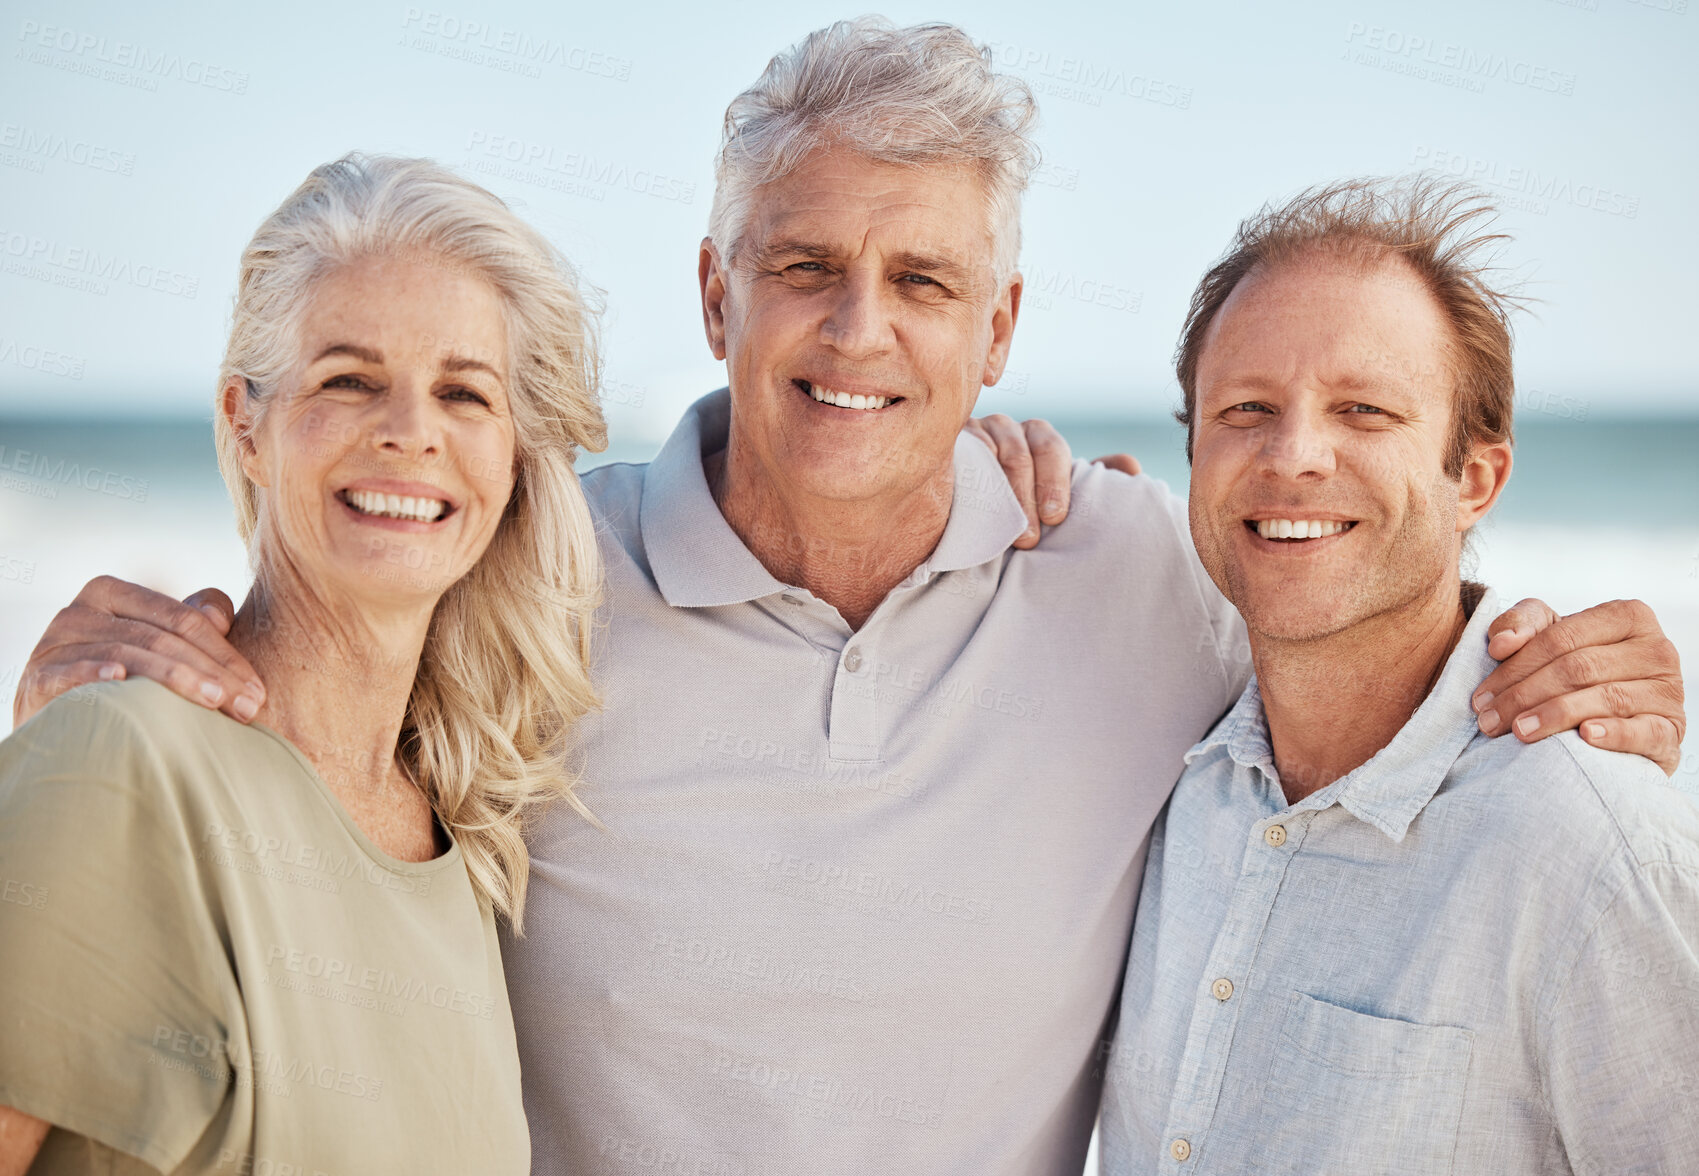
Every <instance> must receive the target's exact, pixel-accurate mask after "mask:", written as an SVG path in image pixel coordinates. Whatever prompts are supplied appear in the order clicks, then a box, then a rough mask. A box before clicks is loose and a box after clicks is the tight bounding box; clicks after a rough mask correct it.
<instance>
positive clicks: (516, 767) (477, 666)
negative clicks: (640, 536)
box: [213, 154, 607, 930]
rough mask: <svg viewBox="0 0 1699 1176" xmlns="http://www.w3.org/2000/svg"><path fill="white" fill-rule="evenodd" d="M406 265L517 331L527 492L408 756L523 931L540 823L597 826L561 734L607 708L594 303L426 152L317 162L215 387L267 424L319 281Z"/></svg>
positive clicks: (425, 681) (502, 526) (253, 549)
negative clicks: (598, 654) (464, 293)
mask: <svg viewBox="0 0 1699 1176" xmlns="http://www.w3.org/2000/svg"><path fill="white" fill-rule="evenodd" d="M398 254H399V255H404V256H408V257H411V258H415V259H419V260H422V261H424V262H426V263H428V264H432V265H441V266H443V267H445V268H450V269H454V270H457V271H460V272H465V273H470V274H475V275H477V276H479V277H480V278H482V279H484V280H485V281H487V282H489V284H490V285H491V286H492V287H494V289H495V290H496V292H497V293H498V295H499V296H500V300H501V304H502V310H503V316H504V318H505V321H506V326H507V340H508V351H509V356H508V371H509V372H510V373H511V376H510V384H511V387H510V389H509V401H510V404H511V411H512V415H513V423H514V434H515V461H516V468H517V475H516V477H515V481H514V488H513V494H512V497H511V498H510V499H509V501H508V504H507V508H506V510H505V511H504V513H503V515H502V518H501V521H500V522H499V523H498V524H497V527H496V532H495V535H494V537H493V538H492V539H491V540H490V544H489V547H488V548H486V549H485V551H484V554H483V557H482V558H481V559H480V560H479V561H478V562H477V564H476V565H474V566H473V568H472V570H471V571H470V572H469V573H468V574H467V575H466V576H465V577H464V578H462V579H461V580H460V581H459V582H457V583H455V584H454V585H453V586H452V587H450V588H449V589H448V591H447V592H446V593H444V595H443V597H442V599H441V600H440V601H438V603H437V606H436V611H435V612H434V613H433V615H432V618H431V624H430V630H429V634H428V636H427V637H426V639H425V647H424V651H423V654H422V656H421V658H420V662H419V668H418V674H417V677H416V678H415V680H414V683H413V691H412V695H411V697H410V699H409V700H408V704H407V716H406V720H405V721H404V723H403V724H402V731H401V739H400V743H399V746H398V747H397V754H398V756H399V758H400V760H401V762H402V764H403V765H404V766H405V767H406V769H407V770H408V772H409V773H410V774H411V775H412V776H413V778H414V779H415V780H416V781H418V783H419V785H420V787H421V788H422V789H423V790H424V792H425V795H426V796H427V797H428V798H429V800H430V803H431V807H432V808H433V809H434V810H435V811H436V814H437V816H438V818H439V819H440V820H441V821H442V823H443V825H444V826H445V827H446V828H447V829H448V831H449V832H450V833H451V834H453V836H454V838H455V840H456V842H458V843H459V845H460V848H461V853H462V854H463V855H464V857H465V859H466V864H467V868H468V869H469V871H470V872H471V876H472V882H473V885H474V886H475V887H476V889H477V890H478V891H479V893H480V894H481V895H483V896H484V897H486V898H487V899H488V900H489V902H490V904H491V906H492V907H493V908H494V909H495V910H496V911H498V912H500V913H501V914H503V915H504V916H505V917H506V918H507V919H508V920H509V921H510V922H511V923H512V925H513V926H514V928H515V929H516V930H519V929H522V926H523V914H524V908H525V889H526V877H527V874H528V873H529V868H530V859H529V857H528V855H527V853H526V849H525V842H524V839H523V831H524V827H525V824H526V822H527V820H528V818H529V817H530V816H531V815H532V814H533V813H534V812H535V811H536V810H537V808H538V806H539V805H541V804H544V803H546V802H549V801H552V800H555V799H561V798H564V799H565V800H566V801H567V802H568V803H570V804H571V805H572V806H573V807H574V808H575V809H577V810H578V811H579V812H580V813H581V814H583V815H584V816H585V817H587V818H589V819H591V820H592V821H593V820H594V818H593V817H591V816H590V813H589V811H588V810H587V809H586V808H585V807H584V804H583V802H582V801H580V800H579V799H578V797H577V795H576V793H575V785H576V783H577V780H576V778H575V776H574V775H573V774H572V772H571V770H570V769H569V767H568V764H567V755H566V752H567V746H566V741H567V738H568V734H569V730H570V728H571V726H572V723H573V721H574V720H576V719H577V718H578V717H579V716H581V715H583V714H584V713H586V712H587V711H589V710H591V709H592V708H594V707H595V706H596V705H597V699H596V695H595V692H594V690H593V689H592V687H591V684H590V675H589V669H588V666H589V641H590V629H591V623H592V617H593V614H594V611H595V608H596V605H597V602H598V599H599V593H600V588H601V576H602V568H601V559H600V555H599V553H598V550H597V546H596V535H595V526H594V524H593V522H592V521H591V518H590V512H589V507H588V506H587V504H586V503H585V500H584V493H583V489H582V487H581V486H580V485H579V482H578V475H577V473H576V472H575V471H574V469H573V462H574V459H575V458H576V457H577V455H578V452H579V450H580V449H588V450H591V451H594V452H599V451H601V450H602V449H604V448H606V446H607V426H606V425H605V424H604V422H603V420H602V411H601V404H600V401H599V400H598V398H597V388H598V386H599V378H600V374H601V371H600V356H599V351H598V348H597V340H596V330H595V328H596V313H597V311H598V309H599V307H598V306H597V305H595V304H594V303H593V302H592V301H591V295H590V294H588V293H587V292H586V291H585V290H584V289H583V288H581V286H580V284H579V281H578V278H577V275H576V274H575V272H574V271H573V269H572V267H571V265H570V264H569V263H568V262H567V261H566V259H565V258H564V257H562V256H561V254H560V253H559V252H558V251H557V250H556V249H555V248H554V247H553V246H552V245H550V244H549V242H548V241H547V240H546V239H545V238H544V237H543V236H542V234H540V233H538V232H537V231H536V230H535V229H533V228H531V226H529V225H527V224H526V223H525V222H524V221H523V220H521V219H520V218H519V217H518V216H516V215H514V213H513V212H512V210H511V209H509V208H508V207H507V205H506V204H504V203H502V201H501V200H500V199H498V198H497V197H496V196H494V195H493V194H491V193H490V192H488V191H486V190H485V189H483V188H481V187H479V186H478V185H477V184H474V183H472V182H471V181H469V180H466V179H463V178H462V177H460V176H458V175H456V174H454V173H453V172H452V171H450V170H449V169H447V168H445V167H442V166H440V165H438V164H436V163H433V162H432V161H430V160H426V159H406V158H400V157H395V156H382V155H372V156H367V155H360V154H350V155H347V156H344V157H343V158H342V159H338V160H336V161H335V162H333V163H327V164H324V165H323V166H321V167H317V168H315V169H313V172H312V174H311V175H309V176H308V177H307V179H306V181H305V182H304V183H303V184H302V185H301V186H300V187H299V188H297V189H296V190H295V192H294V193H293V194H291V195H290V196H289V198H288V199H287V200H285V201H284V202H283V203H282V204H281V205H280V206H279V207H278V208H277V210H276V211H275V212H273V213H272V214H271V215H270V216H269V217H267V218H266V220H265V222H264V223H263V224H262V225H260V227H259V230H258V231H257V232H256V233H255V234H254V237H253V240H251V241H250V242H249V243H248V247H247V249H246V250H244V251H243V254H242V265H241V276H240V279H239V282H238V284H237V289H236V303H235V309H234V312H233V315H232V322H231V329H230V340H229V344H228V345H227V347H226V349H225V354H224V363H223V366H222V368H221V370H220V372H219V387H220V389H223V388H224V387H226V386H228V384H229V383H230V382H231V381H232V380H239V381H245V382H246V385H247V395H248V404H249V406H250V408H251V409H252V410H253V420H254V422H255V424H256V425H257V423H258V421H259V420H261V419H262V418H263V415H264V413H265V411H266V408H267V406H268V405H269V403H270V401H271V399H272V397H273V395H274V394H275V393H276V392H277V390H278V388H279V386H280V384H281V383H282V381H283V380H284V379H285V378H286V377H287V375H288V374H289V372H290V370H291V368H292V367H293V366H294V364H295V363H296V362H297V360H298V338H299V326H300V322H301V318H302V315H303V312H304V311H305V309H306V307H307V305H308V303H309V300H310V299H311V298H312V295H313V291H314V287H315V285H316V283H317V281H318V280H319V279H320V278H321V277H322V276H324V275H325V274H327V273H329V272H331V271H333V270H335V269H337V268H339V267H341V266H344V265H347V264H349V263H350V262H354V261H357V260H359V259H361V258H365V257H373V256H394V255H398ZM213 430H214V435H215V438H216V441H217V445H218V465H219V469H220V471H221V472H222V473H223V474H224V480H225V483H226V484H227V485H228V486H229V488H230V494H231V498H232V499H234V501H235V504H236V523H237V527H238V529H239V530H240V532H241V535H242V539H243V541H244V542H245V543H247V544H248V549H249V557H250V560H251V561H252V562H253V565H254V570H255V575H256V577H258V576H260V575H262V573H263V567H262V564H263V561H262V560H261V558H260V556H261V553H260V550H259V548H260V545H259V544H258V543H257V542H256V533H257V532H258V530H259V521H260V494H259V488H258V487H257V486H255V485H254V483H253V482H252V481H250V480H249V478H248V476H247V474H246V473H245V472H244V471H243V469H242V463H241V449H240V445H239V440H238V437H237V435H236V432H235V429H234V428H233V426H232V425H231V424H230V422H229V421H227V420H226V419H225V414H224V413H222V412H216V411H215V412H214V413H213Z"/></svg>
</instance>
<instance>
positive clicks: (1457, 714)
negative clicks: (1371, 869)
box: [1186, 588, 1499, 841]
mask: <svg viewBox="0 0 1699 1176" xmlns="http://www.w3.org/2000/svg"><path fill="white" fill-rule="evenodd" d="M1498 612H1499V608H1498V596H1497V594H1496V593H1494V592H1493V591H1492V589H1490V588H1489V589H1487V590H1486V591H1485V592H1484V593H1482V595H1481V599H1480V600H1479V601H1478V602H1477V603H1476V605H1475V610H1474V612H1473V613H1472V614H1470V617H1469V623H1468V625H1467V626H1465V627H1464V630H1463V635H1462V636H1461V637H1459V638H1458V640H1457V647H1456V648H1455V649H1453V650H1452V651H1451V656H1450V657H1448V658H1447V659H1446V662H1445V668H1444V669H1443V670H1441V671H1440V676H1439V681H1438V682H1436V683H1435V684H1434V688H1433V690H1432V691H1431V692H1430V693H1429V694H1428V696H1427V698H1425V699H1423V700H1422V704H1421V705H1420V706H1419V707H1417V708H1416V713H1415V714H1413V715H1411V716H1410V719H1409V721H1408V722H1407V723H1405V724H1404V726H1403V727H1402V728H1401V729H1400V730H1399V732H1398V734H1396V735H1394V736H1393V737H1392V742H1391V743H1388V744H1387V745H1386V746H1385V747H1383V748H1381V749H1380V751H1379V752H1377V753H1376V754H1375V755H1374V756H1373V757H1372V758H1371V759H1370V760H1369V761H1368V762H1367V763H1364V764H1360V765H1358V767H1357V768H1355V769H1354V770H1353V771H1351V772H1350V773H1349V774H1347V775H1345V776H1343V777H1341V778H1340V779H1338V780H1335V781H1334V782H1333V783H1332V784H1329V785H1328V786H1327V787H1326V788H1323V789H1322V790H1321V791H1319V792H1316V793H1314V794H1313V795H1311V796H1309V797H1306V798H1305V799H1304V800H1303V801H1302V802H1300V806H1299V807H1303V808H1324V807H1326V806H1327V805H1329V804H1332V803H1334V802H1337V803H1338V804H1339V806H1340V807H1341V808H1343V809H1345V811H1346V812H1348V813H1350V814H1351V815H1352V816H1354V817H1356V818H1357V819H1358V820H1360V821H1363V822H1365V823H1367V824H1370V825H1373V826H1374V827H1375V828H1376V829H1379V830H1380V831H1381V832H1382V833H1384V834H1386V835H1387V836H1388V837H1390V838H1391V839H1392V840H1394V841H1403V840H1404V834H1405V833H1406V832H1408V831H1409V828H1410V823H1411V822H1412V821H1414V820H1415V819H1416V815H1417V814H1418V813H1420V812H1421V811H1422V809H1423V808H1425V807H1426V806H1427V803H1428V802H1429V801H1430V800H1432V799H1433V797H1434V794H1435V793H1436V792H1438V791H1439V786H1440V785H1441V784H1442V783H1443V782H1444V781H1445V776H1446V773H1447V772H1449V771H1450V770H1451V766H1452V764H1454V763H1456V762H1457V757H1458V756H1460V755H1462V754H1463V749H1464V748H1466V747H1467V746H1468V745H1469V743H1470V741H1471V740H1473V739H1474V738H1475V736H1476V735H1477V734H1478V733H1479V727H1478V725H1477V723H1476V720H1475V712H1474V709H1473V708H1472V707H1471V706H1470V699H1472V698H1473V697H1474V694H1475V691H1476V690H1477V689H1479V688H1480V685H1481V680H1482V679H1484V678H1485V677H1486V676H1487V675H1488V674H1489V673H1491V672H1492V669H1493V667H1494V666H1496V665H1497V664H1498V663H1497V662H1495V661H1494V660H1493V659H1492V658H1491V657H1489V656H1487V626H1488V625H1490V624H1491V623H1492V620H1493V618H1494V617H1495V616H1497V615H1498ZM1216 748H1223V749H1225V750H1226V752H1227V754H1228V756H1229V757H1230V758H1231V759H1232V760H1233V762H1234V763H1236V764H1240V765H1242V766H1244V767H1247V768H1260V769H1261V770H1262V771H1263V772H1265V773H1266V774H1267V775H1268V776H1269V777H1270V778H1274V777H1275V776H1276V772H1275V766H1274V748H1273V744H1272V743H1271V742H1270V740H1269V735H1268V716H1267V714H1266V713H1265V712H1264V711H1263V706H1262V694H1261V692H1260V691H1259V690H1258V688H1257V680H1256V677H1255V676H1254V675H1253V676H1252V678H1251V681H1250V684H1249V685H1247V686H1246V687H1245V692H1244V693H1243V694H1241V695H1240V696H1239V701H1238V702H1237V703H1235V704H1234V706H1233V709H1232V710H1230V711H1228V712H1227V714H1226V716H1225V717H1224V718H1222V720H1221V721H1220V722H1219V723H1217V724H1216V725H1215V728H1214V729H1213V730H1212V731H1210V733H1209V734H1208V735H1206V736H1205V737H1204V738H1203V739H1202V740H1201V741H1200V742H1198V743H1197V745H1196V746H1194V747H1193V748H1192V749H1191V750H1190V751H1188V752H1187V753H1186V762H1187V763H1188V764H1189V763H1191V762H1192V761H1193V760H1194V759H1196V758H1198V757H1200V756H1202V755H1204V754H1205V753H1207V752H1209V751H1212V750H1214V749H1216Z"/></svg>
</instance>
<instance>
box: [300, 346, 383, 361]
mask: <svg viewBox="0 0 1699 1176" xmlns="http://www.w3.org/2000/svg"><path fill="white" fill-rule="evenodd" d="M333 355H351V356H353V357H354V358H355V359H358V360H361V361H363V362H365V363H382V362H383V352H381V351H373V350H372V349H371V348H370V347H361V346H360V345H359V344H358V343H332V344H331V345H330V346H329V347H326V348H325V349H324V350H323V351H321V352H319V353H318V354H317V355H315V356H313V362H314V363H317V362H318V361H319V360H321V359H328V358H330V357H331V356H333Z"/></svg>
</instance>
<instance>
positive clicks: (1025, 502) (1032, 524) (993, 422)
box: [979, 412, 1038, 551]
mask: <svg viewBox="0 0 1699 1176" xmlns="http://www.w3.org/2000/svg"><path fill="white" fill-rule="evenodd" d="M979 424H980V425H981V426H982V427H983V428H984V429H985V431H986V433H987V434H989V435H990V437H991V449H992V452H994V453H995V454H996V455H997V463H998V464H999V465H1001V466H1002V467H1003V475H1004V476H1005V477H1007V478H1008V479H1009V489H1011V490H1013V491H1014V492H1015V497H1016V498H1017V499H1019V500H1020V504H1021V509H1022V510H1023V511H1025V512H1026V519H1027V527H1026V530H1025V531H1023V532H1021V536H1020V538H1018V539H1016V540H1015V546H1016V547H1018V548H1020V549H1021V550H1022V551H1025V550H1028V549H1030V548H1033V547H1036V546H1037V545H1038V503H1037V500H1036V498H1035V497H1034V495H1033V472H1032V450H1031V449H1030V448H1029V447H1028V445H1027V439H1026V431H1025V430H1024V429H1022V428H1021V427H1020V426H1019V425H1017V424H1016V423H1015V422H1014V420H1013V418H1011V417H1009V416H1007V415H1005V414H1004V413H1000V412H994V413H992V414H991V415H990V416H988V417H983V418H981V419H980V421H979Z"/></svg>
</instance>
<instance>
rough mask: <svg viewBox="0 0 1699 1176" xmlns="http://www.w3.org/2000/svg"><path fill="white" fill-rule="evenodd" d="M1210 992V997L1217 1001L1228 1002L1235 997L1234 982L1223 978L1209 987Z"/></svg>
mask: <svg viewBox="0 0 1699 1176" xmlns="http://www.w3.org/2000/svg"><path fill="white" fill-rule="evenodd" d="M1209 991H1210V995H1212V996H1214V997H1215V999H1216V1000H1226V999H1227V998H1228V997H1230V996H1232V995H1233V981H1231V980H1229V979H1227V977H1225V976H1223V977H1222V978H1221V979H1219V980H1217V981H1216V982H1215V983H1214V984H1211V985H1210V986H1209Z"/></svg>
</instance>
